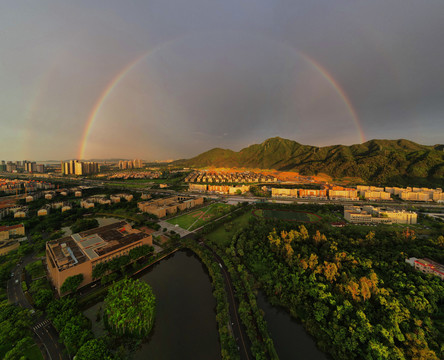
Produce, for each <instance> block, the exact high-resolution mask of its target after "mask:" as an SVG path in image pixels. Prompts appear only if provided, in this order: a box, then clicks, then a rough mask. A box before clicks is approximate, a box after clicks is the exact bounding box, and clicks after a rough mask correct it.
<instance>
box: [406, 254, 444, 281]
mask: <svg viewBox="0 0 444 360" xmlns="http://www.w3.org/2000/svg"><path fill="white" fill-rule="evenodd" d="M406 262H408V263H410V264H412V263H413V266H414V267H415V269H416V270H419V271H422V272H423V273H425V274H432V275H435V276H438V277H440V278H441V280H444V266H443V265H441V264H439V263H437V262H435V261H433V260H430V259H427V258H424V259H417V258H410V259H408V260H406Z"/></svg>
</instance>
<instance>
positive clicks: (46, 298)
mask: <svg viewBox="0 0 444 360" xmlns="http://www.w3.org/2000/svg"><path fill="white" fill-rule="evenodd" d="M52 299H53V293H52V291H51V290H49V289H40V290H39V291H37V293H36V294H35V295H34V296H33V300H34V304H35V306H37V307H38V308H39V309H44V308H45V307H46V306H47V305H48V304H49V303H50V302H51V300H52Z"/></svg>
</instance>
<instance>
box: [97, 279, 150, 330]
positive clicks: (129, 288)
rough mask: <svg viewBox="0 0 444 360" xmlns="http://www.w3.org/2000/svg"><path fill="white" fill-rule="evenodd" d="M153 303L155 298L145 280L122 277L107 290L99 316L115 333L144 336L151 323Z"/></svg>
mask: <svg viewBox="0 0 444 360" xmlns="http://www.w3.org/2000/svg"><path fill="white" fill-rule="evenodd" d="M155 307H156V298H155V296H154V294H153V291H152V290H151V287H150V286H149V285H148V284H147V283H145V282H143V281H140V280H133V279H124V280H121V281H119V282H117V283H115V284H114V285H113V286H111V288H110V289H109V290H108V295H107V296H106V298H105V304H104V310H103V319H104V322H105V325H106V327H107V328H108V329H109V330H110V331H111V332H113V333H114V334H116V335H129V336H132V337H135V338H144V337H146V336H148V334H149V333H150V331H151V329H152V327H153V324H154V312H155Z"/></svg>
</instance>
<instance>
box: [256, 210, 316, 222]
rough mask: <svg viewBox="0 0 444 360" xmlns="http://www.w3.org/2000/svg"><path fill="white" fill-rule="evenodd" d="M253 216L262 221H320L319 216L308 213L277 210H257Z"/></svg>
mask: <svg viewBox="0 0 444 360" xmlns="http://www.w3.org/2000/svg"><path fill="white" fill-rule="evenodd" d="M253 215H254V216H256V217H262V218H264V219H279V220H284V221H297V222H318V221H320V220H321V219H322V218H321V217H320V216H319V215H316V214H313V213H311V212H308V211H296V210H279V209H257V210H254V211H253Z"/></svg>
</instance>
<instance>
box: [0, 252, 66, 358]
mask: <svg viewBox="0 0 444 360" xmlns="http://www.w3.org/2000/svg"><path fill="white" fill-rule="evenodd" d="M35 260H36V259H35V258H34V256H33V255H26V256H25V257H24V258H23V259H22V260H21V261H20V262H19V263H18V264H17V265H16V266H15V268H14V269H13V270H12V271H11V272H12V273H13V274H14V276H12V277H11V279H9V280H8V282H7V292H8V299H9V301H10V303H12V304H17V305H19V306H21V307H23V308H26V309H29V310H34V308H33V307H32V305H31V304H30V303H29V302H28V299H27V298H26V296H25V294H24V293H23V290H22V285H21V274H22V271H23V268H24V267H25V266H26V265H28V264H29V263H31V262H33V261H35ZM32 330H33V331H34V339H35V340H36V342H37V343H38V344H40V345H43V347H44V348H45V350H46V354H45V355H46V356H45V358H46V359H49V360H68V359H69V357H68V356H67V355H66V354H65V351H64V347H63V345H62V344H61V343H59V335H58V333H57V331H56V329H55V328H54V326H53V325H52V324H51V322H50V321H49V320H47V319H46V318H45V317H44V316H40V317H39V318H38V319H36V320H35V323H34V325H33V327H32Z"/></svg>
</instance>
